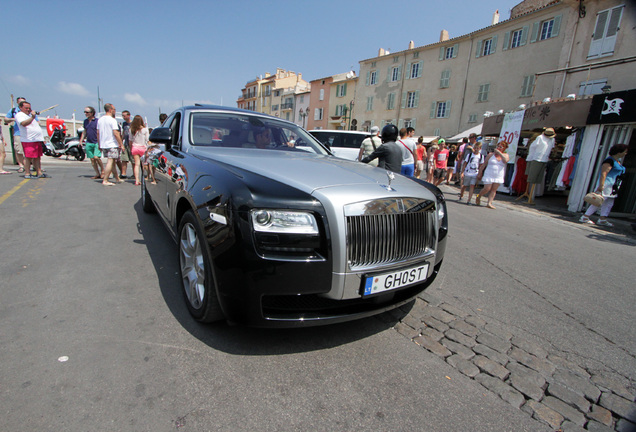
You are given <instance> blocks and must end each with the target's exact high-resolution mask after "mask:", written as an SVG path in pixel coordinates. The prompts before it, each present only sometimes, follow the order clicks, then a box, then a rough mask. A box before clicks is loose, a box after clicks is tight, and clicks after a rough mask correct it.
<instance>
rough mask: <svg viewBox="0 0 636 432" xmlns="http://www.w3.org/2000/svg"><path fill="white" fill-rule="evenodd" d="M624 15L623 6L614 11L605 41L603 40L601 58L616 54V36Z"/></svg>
mask: <svg viewBox="0 0 636 432" xmlns="http://www.w3.org/2000/svg"><path fill="white" fill-rule="evenodd" d="M622 13H623V6H619V7H617V8H614V9H612V15H611V16H610V19H609V23H608V25H607V31H606V32H605V39H604V40H603V44H602V48H601V56H606V55H611V54H613V53H614V45H616V34H617V33H618V29H619V25H620V22H621V15H622Z"/></svg>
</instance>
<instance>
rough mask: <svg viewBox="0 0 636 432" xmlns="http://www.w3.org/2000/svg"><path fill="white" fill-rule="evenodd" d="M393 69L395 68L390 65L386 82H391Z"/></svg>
mask: <svg viewBox="0 0 636 432" xmlns="http://www.w3.org/2000/svg"><path fill="white" fill-rule="evenodd" d="M391 69H393V68H392V67H391V66H389V68H388V70H387V71H386V82H391V76H392V75H393V74H392V73H391V72H392V71H391Z"/></svg>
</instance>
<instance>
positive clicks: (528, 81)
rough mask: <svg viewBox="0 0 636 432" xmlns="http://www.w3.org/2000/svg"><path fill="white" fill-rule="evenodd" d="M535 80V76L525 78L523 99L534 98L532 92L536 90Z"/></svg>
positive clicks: (522, 90) (522, 89)
mask: <svg viewBox="0 0 636 432" xmlns="http://www.w3.org/2000/svg"><path fill="white" fill-rule="evenodd" d="M534 79H535V76H534V75H528V76H525V77H523V84H522V85H521V95H520V96H521V97H530V96H532V91H533V90H534Z"/></svg>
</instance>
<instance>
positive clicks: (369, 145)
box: [358, 126, 382, 166]
mask: <svg viewBox="0 0 636 432" xmlns="http://www.w3.org/2000/svg"><path fill="white" fill-rule="evenodd" d="M378 135H380V128H379V127H377V126H372V127H371V136H369V137H368V138H365V139H364V140H363V141H362V144H361V145H360V153H358V160H359V161H361V160H362V159H363V158H364V157H366V156H369V155H370V154H371V153H373V152H374V151H375V149H377V148H378V147H380V146H381V145H382V140H381V139H380V137H379V136H378ZM369 165H373V166H378V160H377V159H374V160H372V161H371V162H369Z"/></svg>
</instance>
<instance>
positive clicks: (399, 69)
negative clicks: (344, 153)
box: [355, 0, 636, 137]
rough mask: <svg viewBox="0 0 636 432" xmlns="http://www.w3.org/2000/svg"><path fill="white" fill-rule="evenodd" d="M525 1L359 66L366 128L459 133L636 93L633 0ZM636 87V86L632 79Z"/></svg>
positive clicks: (359, 111)
mask: <svg viewBox="0 0 636 432" xmlns="http://www.w3.org/2000/svg"><path fill="white" fill-rule="evenodd" d="M584 3H585V6H584V7H583V2H580V1H575V0H561V1H559V0H556V1H546V0H543V1H540V0H526V1H524V2H521V3H520V4H519V5H517V6H516V7H515V8H513V10H512V12H511V17H510V19H508V20H506V21H503V22H497V19H494V20H493V21H494V23H493V24H492V25H490V26H488V27H485V28H483V29H480V30H477V31H474V32H472V33H469V34H466V35H462V36H458V37H455V38H449V37H448V33H447V32H445V31H442V37H441V38H440V41H439V42H436V43H434V44H431V45H426V46H422V47H413V45H412V44H410V45H409V48H408V49H407V50H405V51H400V52H397V53H387V52H385V51H384V50H382V49H380V51H379V53H378V56H377V57H374V58H370V59H365V60H362V61H360V84H359V85H358V89H357V91H356V97H355V106H356V117H357V120H358V122H359V124H360V129H363V130H368V129H369V128H370V127H371V126H373V125H378V126H382V125H384V124H386V123H394V124H396V125H398V126H399V127H403V126H409V125H410V126H412V127H414V128H416V130H417V133H418V134H422V135H436V136H444V137H448V136H452V135H454V134H457V133H459V132H461V131H463V130H466V129H469V128H471V127H473V126H476V125H478V124H480V123H481V122H482V120H483V116H484V114H486V115H489V114H490V113H497V112H506V111H511V110H514V109H516V108H517V107H519V106H521V105H526V106H529V105H531V104H532V103H533V102H535V101H541V100H544V99H546V98H551V99H558V98H563V97H566V96H568V95H570V94H575V95H591V94H597V93H600V92H601V88H603V87H604V86H606V85H610V86H611V88H612V91H614V90H624V89H628V88H631V87H633V84H630V83H629V80H630V77H631V76H634V75H635V74H636V61H635V60H636V44H634V43H633V42H636V41H635V38H634V33H633V30H632V29H633V28H634V26H635V25H636V23H635V22H634V18H635V16H636V13H635V10H634V9H635V8H636V6H635V5H634V3H633V2H628V1H626V0H597V1H585V2H584ZM630 42H632V43H630ZM632 83H633V79H632Z"/></svg>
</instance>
